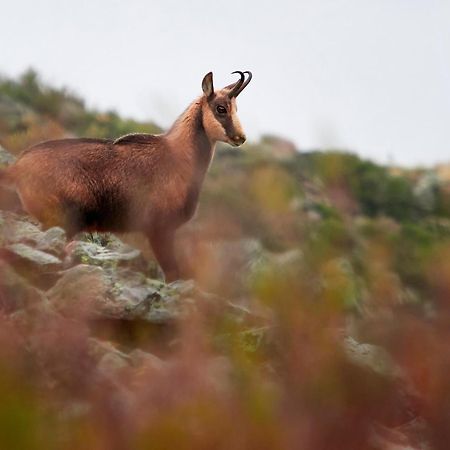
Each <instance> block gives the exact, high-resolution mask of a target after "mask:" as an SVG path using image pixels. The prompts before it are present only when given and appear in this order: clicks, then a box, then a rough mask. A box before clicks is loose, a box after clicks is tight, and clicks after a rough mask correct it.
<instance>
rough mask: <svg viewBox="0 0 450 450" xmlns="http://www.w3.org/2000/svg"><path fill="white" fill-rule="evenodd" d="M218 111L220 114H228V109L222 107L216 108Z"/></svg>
mask: <svg viewBox="0 0 450 450" xmlns="http://www.w3.org/2000/svg"><path fill="white" fill-rule="evenodd" d="M216 111H217V112H218V113H219V114H226V113H227V109H226V108H224V107H223V106H222V105H218V106H217V108H216Z"/></svg>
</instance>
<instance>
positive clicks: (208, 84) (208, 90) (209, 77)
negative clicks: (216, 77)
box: [202, 72, 214, 99]
mask: <svg viewBox="0 0 450 450" xmlns="http://www.w3.org/2000/svg"><path fill="white" fill-rule="evenodd" d="M202 89H203V92H204V94H205V95H206V98H208V99H210V98H211V97H212V96H213V95H214V85H213V74H212V72H209V73H207V74H206V75H205V76H204V78H203V81H202Z"/></svg>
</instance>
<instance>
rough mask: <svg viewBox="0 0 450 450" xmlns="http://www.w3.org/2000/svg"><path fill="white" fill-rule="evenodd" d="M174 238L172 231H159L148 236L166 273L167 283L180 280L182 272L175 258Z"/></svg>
mask: <svg viewBox="0 0 450 450" xmlns="http://www.w3.org/2000/svg"><path fill="white" fill-rule="evenodd" d="M174 238H175V233H174V232H173V231H172V230H171V231H168V230H161V229H158V230H157V231H152V232H151V233H149V234H148V239H149V242H150V245H151V247H152V250H153V253H154V254H155V257H156V260H157V261H158V264H159V265H160V266H161V269H162V270H163V272H164V276H165V279H166V282H169V283H170V282H171V281H175V280H178V279H179V278H180V270H179V268H178V263H177V261H176V258H175V249H174Z"/></svg>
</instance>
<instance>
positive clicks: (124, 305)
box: [47, 264, 180, 323]
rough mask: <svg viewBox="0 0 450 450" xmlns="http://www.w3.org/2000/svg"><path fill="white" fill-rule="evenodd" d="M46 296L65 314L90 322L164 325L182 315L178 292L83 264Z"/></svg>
mask: <svg viewBox="0 0 450 450" xmlns="http://www.w3.org/2000/svg"><path fill="white" fill-rule="evenodd" d="M47 295H48V298H49V301H50V302H51V304H52V305H54V307H55V308H56V309H57V310H59V311H61V312H62V313H63V314H65V315H70V316H73V315H75V316H80V315H81V316H83V317H88V318H91V319H120V320H143V321H147V322H151V323H165V322H167V321H170V320H173V319H174V318H175V317H177V316H178V315H179V313H180V311H179V303H180V302H179V298H180V295H179V294H178V293H177V291H176V289H174V288H170V287H168V286H165V285H164V284H163V283H160V282H157V281H155V280H151V279H148V278H146V277H145V276H144V275H143V274H141V273H137V272H133V271H131V270H128V269H120V270H119V269H115V270H112V269H110V270H107V269H103V268H102V267H98V266H89V265H86V264H80V265H78V266H75V267H72V268H70V269H69V270H66V271H65V272H63V276H62V277H61V278H60V279H59V280H58V281H57V283H56V284H55V285H54V286H53V287H52V288H51V289H50V290H49V291H48V292H47Z"/></svg>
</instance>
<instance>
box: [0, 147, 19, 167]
mask: <svg viewBox="0 0 450 450" xmlns="http://www.w3.org/2000/svg"><path fill="white" fill-rule="evenodd" d="M15 160H16V157H15V156H14V155H13V154H12V153H9V152H8V151H7V150H5V149H4V148H3V147H2V146H1V145H0V168H4V167H7V166H9V165H11V164H12V163H13V162H14V161H15Z"/></svg>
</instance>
